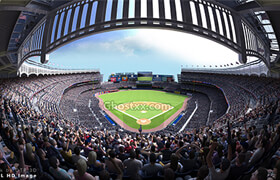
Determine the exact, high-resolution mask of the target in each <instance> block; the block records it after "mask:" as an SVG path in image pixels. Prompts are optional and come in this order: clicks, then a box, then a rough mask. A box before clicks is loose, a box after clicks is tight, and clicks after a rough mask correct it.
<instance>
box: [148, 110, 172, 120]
mask: <svg viewBox="0 0 280 180" xmlns="http://www.w3.org/2000/svg"><path fill="white" fill-rule="evenodd" d="M173 108H174V107H171V108H170V109H168V110H167V111H169V110H171V109H173ZM167 111H163V112H161V113H159V114H157V115H155V116H153V117H151V118H150V120H152V119H154V118H156V117H158V116H160V115H162V114H163V113H166V112H167Z"/></svg>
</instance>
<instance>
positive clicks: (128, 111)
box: [97, 90, 188, 131]
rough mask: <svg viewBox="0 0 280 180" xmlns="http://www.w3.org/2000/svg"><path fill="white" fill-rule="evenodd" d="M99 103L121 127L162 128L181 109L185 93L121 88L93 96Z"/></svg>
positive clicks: (130, 128)
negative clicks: (120, 89) (122, 89)
mask: <svg viewBox="0 0 280 180" xmlns="http://www.w3.org/2000/svg"><path fill="white" fill-rule="evenodd" d="M97 98H98V99H99V100H100V101H101V103H100V104H99V105H100V107H101V108H102V109H103V110H105V111H106V113H108V114H109V116H110V117H111V118H112V119H113V120H114V121H115V122H116V123H118V124H119V125H120V126H121V127H123V128H125V129H128V130H131V131H136V130H137V129H138V128H139V126H140V125H142V129H143V130H144V131H150V130H152V129H154V128H160V129H162V128H164V127H166V126H167V125H168V124H170V123H171V122H172V121H173V120H174V118H176V117H177V115H178V114H179V113H180V112H181V111H182V110H183V108H182V107H183V105H184V104H186V101H187V99H188V97H187V96H185V95H180V94H174V93H167V92H163V91H156V90H125V91H119V92H114V93H108V94H102V95H99V96H98V97H97Z"/></svg>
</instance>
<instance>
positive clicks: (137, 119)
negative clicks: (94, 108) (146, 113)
mask: <svg viewBox="0 0 280 180" xmlns="http://www.w3.org/2000/svg"><path fill="white" fill-rule="evenodd" d="M114 108H115V109H116V110H118V111H120V112H122V113H124V114H126V115H128V116H130V117H132V118H133V119H136V120H138V118H136V117H134V116H132V115H130V114H128V113H126V112H124V111H121V110H119V109H117V108H116V107H114Z"/></svg>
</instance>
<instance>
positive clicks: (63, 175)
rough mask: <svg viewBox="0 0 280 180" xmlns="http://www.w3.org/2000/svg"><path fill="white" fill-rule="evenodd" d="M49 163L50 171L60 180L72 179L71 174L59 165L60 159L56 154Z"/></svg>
mask: <svg viewBox="0 0 280 180" xmlns="http://www.w3.org/2000/svg"><path fill="white" fill-rule="evenodd" d="M49 163H50V165H51V167H50V168H49V171H50V173H51V175H52V176H53V177H55V179H58V180H71V176H70V175H69V174H68V173H67V172H66V171H65V170H64V169H62V168H60V167H59V165H60V163H59V161H58V159H57V158H56V157H55V156H52V157H51V158H50V159H49Z"/></svg>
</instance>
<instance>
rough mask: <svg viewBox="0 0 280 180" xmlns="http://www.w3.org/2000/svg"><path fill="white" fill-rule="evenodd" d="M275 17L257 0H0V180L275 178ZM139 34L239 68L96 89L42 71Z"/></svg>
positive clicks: (278, 88)
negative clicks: (117, 37)
mask: <svg viewBox="0 0 280 180" xmlns="http://www.w3.org/2000/svg"><path fill="white" fill-rule="evenodd" d="M279 17H280V4H279V2H277V1H264V0H231V1H221V0H212V1H210V0H209V1H205V0H141V1H140V0H104V1H103V0H102V1H99V0H98V1H97V0H73V1H72V0H68V1H66V0H58V1H56V0H52V1H49V0H23V1H7V0H2V1H1V0H0V39H1V41H0V77H1V79H0V142H1V143H0V179H50V180H53V179H55V180H60V179H69V180H70V179H90V180H95V179H100V180H103V179H106V180H107V179H137V180H138V179H144V180H145V179H146V180H148V179H201V180H202V179H205V180H208V179H213V180H216V179H221V180H235V179H238V180H247V179H258V180H266V179H267V180H271V179H276V180H278V179H280V160H279V159H280V155H279V152H280V71H279V67H280V66H279V63H280V60H279V57H280V53H279V43H278V42H279V40H280V39H279V37H280V30H279V29H280V27H279V23H278V21H279ZM93 18H94V19H93ZM142 27H148V28H162V29H169V30H176V31H180V32H185V33H192V34H195V35H199V36H201V37H204V38H208V39H210V40H213V41H215V42H218V43H220V44H222V45H224V46H226V47H228V48H229V49H231V50H233V51H235V52H237V53H238V54H239V61H238V62H236V65H238V66H235V67H228V66H229V65H221V66H224V67H225V68H184V67H183V66H181V72H178V73H179V74H178V82H176V81H175V80H174V77H173V75H170V74H168V73H169V72H166V73H167V74H154V73H153V72H152V71H140V70H139V72H137V73H133V72H130V73H114V74H111V75H110V77H109V78H108V82H103V75H102V74H101V71H102V70H99V69H62V68H53V67H50V66H48V65H47V64H46V63H47V62H48V61H49V54H50V53H51V52H53V51H55V50H56V49H58V48H59V47H62V46H64V45H66V44H67V43H69V42H72V41H74V40H77V39H80V38H84V37H86V36H88V35H95V34H97V33H103V32H107V31H111V30H116V29H125V28H142ZM34 56H39V57H40V61H41V63H38V62H35V61H33V60H30V58H31V57H34ZM252 57H254V59H255V60H251V58H252ZM116 71H118V69H116ZM108 99H109V100H108ZM108 102H109V103H118V104H116V105H114V106H113V109H110V108H108V107H106V106H105V104H106V103H108ZM129 103H132V104H133V105H135V104H136V107H139V106H140V105H141V106H143V107H144V108H146V109H140V110H139V109H137V108H135V107H128V108H119V107H120V105H123V106H124V105H126V104H129ZM137 103H140V105H139V104H138V105H137ZM153 103H154V104H156V105H161V106H163V105H166V107H168V108H167V109H164V108H155V109H153V111H152V110H151V107H152V105H151V104H153ZM137 123H138V124H137Z"/></svg>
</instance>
